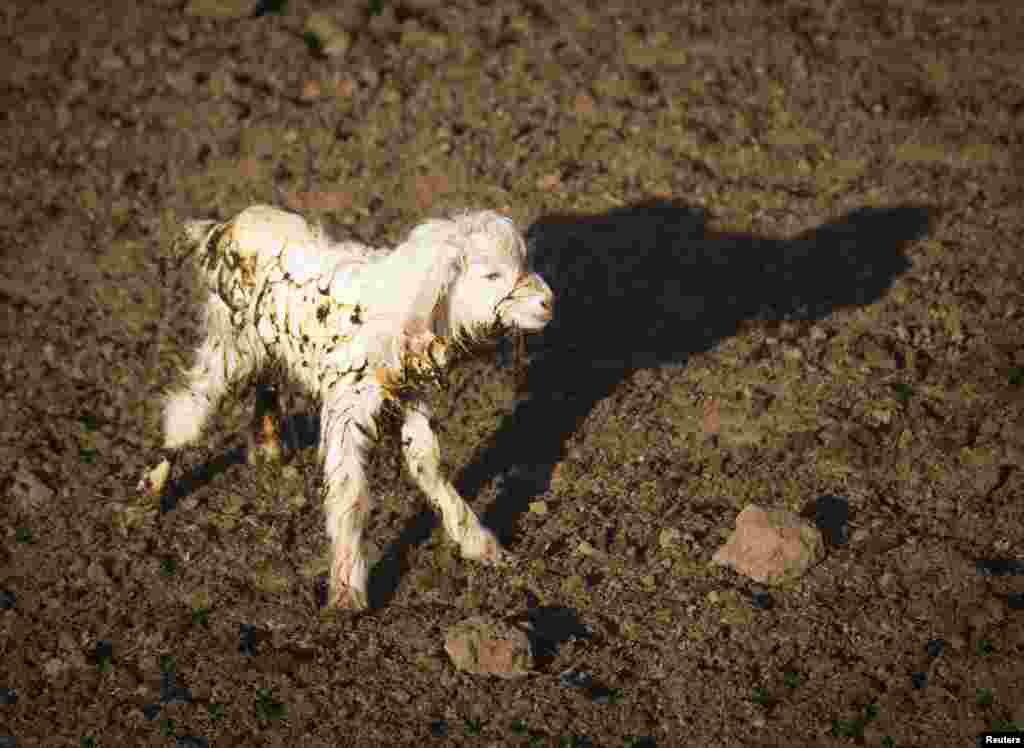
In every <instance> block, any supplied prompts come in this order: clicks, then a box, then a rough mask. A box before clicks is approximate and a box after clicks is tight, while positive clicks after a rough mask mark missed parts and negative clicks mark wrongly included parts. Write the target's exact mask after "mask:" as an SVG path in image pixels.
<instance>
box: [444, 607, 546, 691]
mask: <svg viewBox="0 0 1024 748" xmlns="http://www.w3.org/2000/svg"><path fill="white" fill-rule="evenodd" d="M444 649H445V651H446V652H447V653H448V656H449V657H451V659H452V662H453V663H454V664H455V667H457V668H458V669H459V670H463V671H465V672H467V673H473V674H474V675H496V676H497V677H499V678H519V677H522V676H524V675H527V674H528V673H529V672H530V670H531V668H532V667H533V649H532V647H531V646H530V640H529V639H528V638H527V636H526V634H525V633H524V632H523V631H521V630H520V629H518V628H515V627H514V626H511V625H509V624H507V623H503V622H502V621H494V620H491V619H489V618H485V617H482V616H475V617H473V618H468V619H466V620H465V621H461V622H459V623H457V624H455V625H454V626H452V627H451V628H450V629H449V630H448V634H447V635H446V636H445V641H444Z"/></svg>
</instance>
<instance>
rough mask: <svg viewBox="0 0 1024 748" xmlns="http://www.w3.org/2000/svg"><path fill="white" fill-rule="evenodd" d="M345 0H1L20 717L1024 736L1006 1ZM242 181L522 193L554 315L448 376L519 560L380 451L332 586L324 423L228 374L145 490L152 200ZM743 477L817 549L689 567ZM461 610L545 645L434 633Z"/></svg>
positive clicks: (147, 730)
mask: <svg viewBox="0 0 1024 748" xmlns="http://www.w3.org/2000/svg"><path fill="white" fill-rule="evenodd" d="M337 7H338V8H339V9H340V10H339V12H338V13H337V14H336V15H337V16H338V17H337V18H336V19H335V21H334V25H333V26H332V25H331V23H327V22H324V21H323V18H324V17H323V16H317V17H316V18H317V19H319V20H317V21H315V22H314V23H313V24H312V25H310V24H309V23H308V21H309V19H310V17H311V13H313V11H315V10H320V11H324V10H330V7H329V6H322V7H319V8H315V7H313V6H311V5H309V4H308V1H307V0H301V1H300V0H288V2H287V3H285V2H281V1H278V2H270V1H267V0H264V1H262V2H257V0H248V1H247V0H191V2H188V3H187V4H186V3H185V2H183V1H182V0H169V1H159V0H151V1H150V2H140V3H131V2H126V1H125V0H116V1H113V2H107V1H104V2H95V3H92V4H89V3H88V2H80V3H58V2H33V3H30V2H12V3H6V4H4V6H3V8H2V10H0V13H2V16H0V17H2V19H3V23H2V24H0V33H2V34H3V37H4V39H3V42H2V44H0V50H2V52H0V54H2V55H3V59H4V64H3V70H4V73H3V82H2V89H0V90H2V94H0V96H2V105H0V124H2V127H0V138H2V141H0V142H2V147H0V162H2V174H3V180H2V188H0V189H2V191H0V205H2V207H0V238H2V244H0V263H2V264H0V335H2V338H3V351H4V355H3V359H2V366H0V377H2V383H3V389H2V392H3V398H2V400H0V408H2V417H0V486H2V490H3V500H2V501H0V746H4V747H5V748H6V747H7V746H18V748H23V747H28V746H76V747H77V746H81V747H89V746H91V747H97V746H104V747H106V746H164V745H167V746H173V745H177V746H182V747H185V748H189V747H191V748H197V747H199V746H225V747H226V746H310V747H312V748H319V747H321V746H348V745H353V746H391V745H396V746H397V745H429V746H435V745H436V746H445V745H481V746H603V747H611V746H633V747H637V746H707V745H723V746H740V745H747V746H767V745H786V746H805V745H806V746H841V745H854V744H856V745H869V746H882V747H883V748H886V747H888V748H894V747H896V746H898V747H899V748H907V747H908V746H922V747H923V746H967V745H974V738H975V736H976V735H977V734H978V733H980V732H982V731H984V730H995V729H1004V730H1008V729H1014V728H1016V729H1022V730H1024V501H1022V488H1024V471H1022V469H1021V468H1022V467H1024V349H1022V347H1021V323H1022V319H1024V299H1022V296H1021V293H1020V289H1021V282H1022V280H1024V266H1022V254H1021V243H1020V242H1021V240H1020V236H1021V235H1022V234H1024V213H1022V211H1021V207H1020V205H1021V198H1022V177H1024V167H1022V164H1024V139H1022V133H1024V127H1022V125H1024V73H1022V72H1021V71H1024V44H1022V39H1024V6H1022V5H1021V4H1019V3H1015V2H1012V1H1011V0H1006V1H1005V2H993V1H982V0H979V1H978V2H973V3H964V2H960V1H959V0H957V1H955V2H954V1H952V0H948V1H947V0H934V1H933V2H924V1H923V0H895V1H893V2H878V1H877V0H832V1H831V2H814V1H812V0H806V1H804V2H798V1H796V0H777V1H775V2H767V1H758V0H735V1H734V2H717V1H711V0H685V1H683V2H675V3H663V2H645V1H644V0H631V1H630V2H621V1H620V0H613V1H612V2H589V3H582V2H573V3H560V4H557V5H556V4H555V3H551V4H544V3H542V2H537V1H536V0H503V1H502V2H493V3H479V4H475V3H471V2H467V1H465V0H459V1H457V2H451V3H439V2H432V1H430V0H402V1H398V0H375V1H373V2H365V3H360V2H355V3H344V4H342V3H339V4H338V6H337ZM254 202H272V203H275V204H279V205H285V206H290V207H291V208H293V209H296V210H301V211H303V212H305V213H306V214H307V215H311V216H318V217H321V218H323V219H324V220H325V221H326V222H327V223H328V225H329V226H330V227H331V228H332V230H333V232H334V233H335V234H336V235H337V236H339V237H344V236H355V237H358V238H360V239H363V240H367V241H373V242H380V243H384V242H394V241H396V240H398V239H399V238H400V237H401V236H402V235H403V233H404V232H405V231H407V230H408V228H409V227H410V226H411V225H412V224H413V223H415V222H416V221H418V220H420V219H422V218H423V217H424V216H426V215H431V214H436V213H438V212H441V211H444V210H448V209H451V208H454V207H461V206H474V207H493V208H497V209H501V210H505V211H507V212H509V213H510V214H511V215H513V216H514V217H515V218H516V219H517V220H518V221H519V222H520V223H521V224H522V225H523V226H524V227H529V235H530V237H531V239H532V241H533V242H534V245H535V247H536V250H537V253H538V259H539V262H540V266H541V268H542V270H543V272H544V274H545V276H546V277H547V278H548V280H549V282H550V283H551V285H552V286H553V287H554V288H555V290H556V293H557V294H558V307H557V320H556V322H555V323H553V324H552V326H551V327H550V328H549V330H548V331H547V332H546V333H545V334H544V335H543V337H542V338H540V339H538V340H536V341H534V342H533V344H532V346H531V349H530V357H529V366H528V367H527V368H526V369H525V371H523V370H521V369H520V370H519V371H518V374H517V370H516V368H515V367H514V366H512V365H511V363H510V360H511V357H510V356H508V355H506V354H507V352H502V355H501V356H499V357H498V359H497V360H496V361H492V362H486V363H479V364H473V365H472V366H469V367H468V368H466V369H465V370H463V371H462V372H460V373H459V374H458V375H457V376H456V377H455V380H454V382H453V387H452V388H451V389H450V390H448V391H446V392H443V393H439V394H438V395H437V403H438V406H439V408H440V412H441V413H442V414H443V417H442V418H441V419H440V424H439V428H440V430H441V431H442V440H443V444H444V448H445V450H446V451H445V459H446V465H447V467H448V469H449V470H450V474H451V475H452V476H453V479H454V480H455V482H456V485H457V486H458V487H459V489H460V491H461V492H462V493H463V494H464V495H465V496H467V498H469V499H470V501H471V502H472V503H473V504H474V505H475V506H476V507H477V508H478V510H479V511H480V512H481V514H482V515H483V516H484V518H485V521H486V522H487V523H488V524H489V525H490V526H492V527H494V528H495V529H496V530H497V531H498V532H499V533H500V534H501V536H502V537H503V539H504V540H505V542H506V543H507V544H508V546H509V548H510V549H511V550H512V551H513V552H515V553H516V554H517V555H518V556H519V557H520V559H521V562H520V564H519V565H518V566H517V567H515V568H513V569H511V570H495V569H488V568H482V567H480V566H477V565H474V564H472V563H470V562H465V561H463V560H461V559H460V558H458V554H457V551H456V550H455V549H453V547H452V546H451V545H450V544H449V543H448V542H447V541H446V540H445V538H444V537H443V532H442V531H441V529H440V527H439V526H438V525H437V523H436V521H435V520H434V518H433V516H432V515H431V514H430V513H429V511H428V510H427V509H426V506H425V503H424V502H423V500H422V498H421V496H420V495H419V494H418V493H417V491H416V490H415V489H414V487H413V486H412V484H411V483H410V482H409V481H408V479H407V478H406V477H405V476H403V475H402V474H401V471H400V469H399V465H400V460H399V456H398V453H397V451H396V450H395V449H394V445H393V444H392V443H385V444H384V445H382V447H381V449H379V450H378V453H377V456H376V457H375V459H374V463H373V486H374V489H375V494H376V496H377V497H378V499H379V503H378V506H377V508H376V510H375V513H374V515H373V522H372V529H371V537H372V538H373V540H374V543H375V544H376V545H377V547H378V550H379V553H380V560H379V563H378V564H377V565H376V566H375V567H374V570H373V572H372V579H371V584H372V589H371V596H372V598H373V599H372V602H373V609H372V610H371V612H369V613H368V614H365V615H362V616H359V617H350V616H344V615H338V614H334V613H331V612H329V611H326V610H323V609H322V608H321V602H322V599H323V577H324V574H325V572H326V570H327V559H326V552H327V538H326V536H325V534H324V531H323V519H322V511H321V507H320V506H319V503H318V500H317V496H318V493H317V479H318V476H317V465H316V461H315V450H314V449H309V448H307V449H304V450H302V451H301V452H300V453H299V454H298V456H297V457H296V459H295V460H294V461H293V462H292V463H291V464H289V465H288V466H286V467H285V468H283V469H282V468H274V467H265V468H262V469H259V470H252V469H249V468H248V467H247V466H246V465H244V464H243V460H242V458H241V446H242V444H243V443H244V440H243V437H242V435H241V430H242V428H243V427H244V425H245V424H246V423H247V422H248V418H249V412H250V410H249V409H250V408H251V406H252V394H251V393H244V392H243V393H241V394H240V397H239V398H238V399H237V400H236V401H233V402H231V403H229V404H227V405H226V406H225V407H224V408H222V410H221V412H220V413H219V414H218V416H217V419H216V421H215V423H213V424H212V425H211V427H210V429H209V430H208V433H207V438H205V439H204V441H203V444H202V445H201V447H200V448H197V449H194V450H190V451H189V452H188V453H187V457H186V459H185V463H186V464H185V466H184V471H183V474H182V476H181V480H180V482H179V484H178V488H177V489H176V491H175V493H174V494H173V496H172V497H171V500H168V501H165V502H164V503H163V504H162V505H160V506H155V505H153V504H151V503H147V502H146V501H145V500H144V499H143V498H141V497H140V496H138V495H137V494H136V492H135V484H136V481H137V480H138V478H139V476H140V475H141V472H142V470H143V469H144V468H145V467H147V466H148V465H150V464H151V463H152V459H153V456H154V454H155V451H156V449H157V447H158V446H159V444H160V437H161V435H160V429H159V420H158V419H159V396H160V394H161V393H162V392H163V391H164V390H165V389H166V388H167V387H169V386H171V385H172V384H173V383H174V381H175V376H176V371H177V369H178V368H179V367H180V366H181V365H183V364H187V363H188V362H189V361H188V358H189V351H190V348H189V346H190V345H193V344H194V343H195V341H196V335H197V313H196V312H197V310H196V308H195V306H194V304H193V303H192V295H191V293H190V288H189V285H188V282H187V279H185V278H182V277H179V276H178V274H176V272H175V271H174V270H173V268H170V267H168V265H167V263H166V255H165V250H166V239H167V237H168V236H169V235H170V233H169V232H170V231H171V230H172V229H173V227H174V226H175V225H176V224H177V223H178V222H179V221H180V220H182V219H183V218H187V217H214V218H217V217H219V218H226V217H228V216H230V215H232V214H234V213H235V212H237V211H239V210H240V209H242V208H244V207H246V206H247V205H249V204H251V203H254ZM523 375H525V376H523ZM299 415H300V416H301V415H302V413H300V414H299ZM306 421H307V426H308V425H310V424H309V423H308V421H309V419H308V418H307V419H306ZM300 423H301V421H300ZM308 430H309V429H307V431H308ZM313 438H315V437H314V435H311V434H306V435H305V441H304V444H305V445H306V446H307V447H308V446H309V445H310V444H311V443H312V440H313ZM752 502H756V503H759V504H762V505H764V506H771V507H779V508H788V509H791V510H793V511H797V512H800V513H802V514H804V516H806V517H809V518H810V519H812V520H814V521H816V522H817V523H818V524H819V526H821V527H822V528H823V529H824V530H825V531H826V536H827V539H828V540H829V543H828V549H827V554H826V557H825V559H824V560H823V561H822V562H821V563H820V564H819V565H817V566H816V567H814V568H813V569H812V570H811V571H810V572H809V573H808V574H807V575H806V576H805V577H804V578H802V579H801V580H800V581H799V582H797V583H795V584H791V585H789V586H787V587H783V588H766V587H762V586H758V585H756V584H753V583H751V582H750V581H749V580H747V579H744V578H742V577H740V576H739V575H737V574H735V573H734V572H732V571H730V570H727V569H724V568H721V567H718V566H713V565H711V564H710V563H709V561H710V558H711V556H712V554H713V553H714V551H715V550H716V549H717V548H718V547H719V546H720V545H721V543H722V541H723V540H724V538H725V537H726V536H727V535H728V533H729V532H730V531H731V530H732V528H733V522H734V519H735V517H736V515H737V514H738V513H739V511H740V510H741V509H742V508H743V507H744V506H745V505H747V504H748V503H752ZM480 614H484V615H490V616H493V617H496V618H501V619H506V620H512V621H516V622H521V623H522V624H523V625H527V626H529V628H530V631H531V632H532V636H533V637H534V639H535V645H536V648H537V662H536V667H535V671H534V672H532V673H531V674H530V675H528V676H526V677H524V678H521V679H516V680H499V679H494V678H491V679H487V678H482V677H476V676H471V675H467V674H464V673H461V672H459V671H456V670H455V669H454V667H453V666H452V665H451V663H450V662H449V660H448V659H447V657H446V655H445V653H444V650H443V640H444V634H445V631H446V630H447V629H448V627H450V626H451V625H453V624H455V623H457V622H459V621H461V620H463V619H465V618H467V617H470V616H474V615H480Z"/></svg>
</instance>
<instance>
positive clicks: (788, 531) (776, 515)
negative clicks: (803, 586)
mask: <svg viewBox="0 0 1024 748" xmlns="http://www.w3.org/2000/svg"><path fill="white" fill-rule="evenodd" d="M824 550H825V546H824V542H823V541H822V537H821V533H820V532H819V531H818V529H817V528H816V527H814V526H812V525H810V524H809V523H807V522H805V521H804V520H803V519H801V518H800V517H798V516H796V515H795V514H793V513H792V512H787V511H785V510H783V509H764V508H762V507H759V506H757V505H756V504H750V505H749V506H747V507H746V508H744V510H743V511H742V512H740V514H739V516H738V517H736V529H735V530H734V531H733V533H732V535H731V536H730V537H729V539H728V540H727V541H726V543H725V545H723V546H722V547H721V548H719V549H718V551H717V552H716V553H715V555H714V558H713V559H712V560H713V561H714V562H715V563H717V564H722V565H725V566H731V567H732V568H733V569H735V570H736V571H737V572H738V573H740V574H743V575H744V576H747V577H750V578H751V579H754V580H756V581H758V582H762V583H765V584H782V583H784V582H788V581H792V580H794V579H797V578H798V577H800V576H802V575H803V574H804V572H806V571H807V569H809V568H810V567H811V566H812V565H814V564H815V563H816V562H817V561H818V560H819V559H820V558H821V556H822V554H823V553H824Z"/></svg>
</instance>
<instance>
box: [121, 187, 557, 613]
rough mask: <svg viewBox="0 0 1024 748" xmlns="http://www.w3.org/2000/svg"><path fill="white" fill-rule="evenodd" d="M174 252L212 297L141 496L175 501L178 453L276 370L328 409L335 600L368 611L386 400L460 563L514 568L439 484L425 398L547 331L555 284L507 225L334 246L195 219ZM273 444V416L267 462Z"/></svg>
mask: <svg viewBox="0 0 1024 748" xmlns="http://www.w3.org/2000/svg"><path fill="white" fill-rule="evenodd" d="M176 251H177V252H178V253H179V254H183V255H190V256H191V259H193V260H194V262H195V265H196V267H197V270H198V274H199V276H200V278H201V279H202V281H203V284H204V288H205V289H206V290H207V291H208V294H207V297H206V301H205V310H204V314H205V338H204V340H203V342H202V343H201V344H200V345H199V348H198V350H197V351H196V358H195V364H194V365H193V366H192V367H191V368H190V369H188V370H187V371H186V372H185V376H184V379H185V384H184V386H183V387H182V388H181V389H179V390H176V391H174V392H172V393H171V394H170V395H169V396H168V397H167V398H166V399H165V401H164V403H163V433H164V448H165V450H166V455H165V459H164V460H163V461H161V462H160V463H159V464H158V465H157V466H156V467H154V468H152V469H151V470H149V471H147V473H146V474H145V475H144V476H143V479H142V481H141V482H140V490H145V491H147V492H149V493H151V494H154V495H155V494H159V493H160V492H161V491H163V490H166V487H167V484H168V481H169V477H170V473H171V466H172V463H173V461H174V458H175V456H176V455H177V454H178V453H179V452H180V450H181V449H182V448H184V447H186V446H188V445H189V444H192V443H194V442H196V441H197V440H198V439H199V437H200V435H201V434H202V430H203V427H204V424H205V423H206V421H207V419H208V418H209V416H210V415H211V413H212V412H213V410H214V409H215V408H216V407H217V405H218V403H219V401H220V400H221V399H222V398H223V396H224V395H225V394H227V393H228V391H229V390H231V388H232V385H233V384H235V383H238V382H240V381H242V380H244V379H246V378H248V377H251V376H253V375H255V374H258V373H259V372H261V371H263V370H265V369H266V367H268V366H270V365H272V364H273V365H277V366H283V368H284V370H285V371H286V372H287V374H288V375H289V376H290V377H291V378H292V379H294V380H295V381H297V382H298V383H300V384H301V385H302V386H303V387H304V388H305V389H306V390H307V391H308V392H309V393H310V394H312V395H314V396H315V397H316V398H317V399H318V401H319V402H320V403H321V419H320V421H321V435H320V456H321V459H322V460H323V467H324V480H325V486H324V496H325V500H324V509H325V513H326V519H327V534H328V536H329V537H330V540H331V577H330V593H329V603H330V604H332V605H337V606H340V607H346V608H352V609H362V608H365V607H366V606H367V575H368V564H367V557H366V551H365V548H364V542H363V530H364V525H365V522H366V518H367V515H368V513H369V509H370V505H371V496H370V493H369V486H368V483H367V478H366V473H365V468H364V465H365V461H366V456H367V452H368V450H369V449H370V447H371V446H372V443H373V440H374V439H375V438H376V436H377V417H378V415H379V414H380V412H381V409H382V408H383V407H385V405H388V406H392V407H397V408H398V409H399V410H400V413H401V417H402V429H401V433H402V449H403V453H404V457H405V461H406V464H407V465H408V468H409V470H410V473H411V474H412V477H413V479H414V480H415V481H416V483H417V484H418V485H419V487H420V488H421V489H422V490H423V492H424V493H425V494H426V495H427V497H428V498H429V499H430V501H431V503H432V504H433V505H434V506H435V507H436V508H437V509H438V510H439V511H440V513H441V516H442V519H443V522H444V527H445V529H446V531H447V533H448V534H449V536H451V538H452V539H453V540H454V541H455V542H456V543H458V545H459V547H460V548H461V551H462V555H463V556H464V557H466V558H471V559H476V560H479V561H483V562H487V563H501V562H502V561H504V560H506V558H507V556H506V553H505V552H504V551H503V549H502V548H501V547H500V545H499V543H498V541H497V539H496V538H495V536H494V534H493V533H492V532H491V531H490V530H489V529H487V528H486V527H484V526H483V525H482V524H481V523H480V520H479V519H478V517H477V515H476V514H475V513H474V512H473V510H472V509H471V508H470V507H469V505H468V504H466V502H465V501H464V500H463V499H462V498H461V497H460V496H459V495H458V493H457V492H456V491H455V489H454V487H453V486H452V485H451V483H449V482H448V480H447V479H446V478H445V477H444V476H443V474H442V471H441V466H440V463H441V459H440V447H439V445H438V440H437V437H436V435H435V434H434V432H433V430H432V429H431V426H430V415H431V414H430V411H429V408H428V406H427V404H426V402H425V400H424V398H423V397H422V394H423V389H424V386H425V383H427V382H429V381H431V380H432V379H433V378H434V377H436V376H439V375H441V374H443V372H444V370H445V369H446V368H447V367H449V366H450V365H451V364H452V362H453V361H454V360H455V359H456V358H458V354H460V353H462V354H464V353H465V352H466V351H474V350H477V347H476V344H478V343H485V342H487V341H488V339H493V338H494V337H496V336H500V335H502V334H504V333H506V332H509V331H514V330H521V331H525V332H538V331H540V330H542V329H543V328H544V327H545V325H546V324H547V323H548V322H549V321H550V320H551V318H552V309H553V297H552V293H551V289H550V288H549V287H548V285H547V284H546V283H545V282H544V280H543V279H542V278H541V277H540V276H539V275H537V274H536V273H534V272H532V271H531V270H530V268H529V266H528V258H527V251H526V245H525V243H524V241H523V238H522V235H521V233H520V232H519V231H518V230H517V229H516V227H515V226H514V224H513V223H512V221H510V220H509V219H508V218H505V217H504V216H502V215H500V214H498V213H495V212H492V211H479V212H466V213H463V214H460V215H456V216H453V217H451V218H445V219H435V220H430V221H426V222H425V223H422V224H420V225H419V226H417V227H416V228H414V229H413V230H412V232H411V233H410V234H409V236H408V238H407V239H406V241H405V242H403V243H402V244H401V245H399V246H398V247H397V248H395V249H393V250H388V249H376V248H372V247H367V246H364V245H362V244H358V243H355V242H334V241H332V240H331V239H330V238H329V237H328V236H327V235H326V234H325V233H324V232H323V231H322V230H321V229H320V228H318V227H311V226H310V225H309V224H307V222H306V221H305V219H303V218H302V217H301V216H299V215H296V214H294V213H289V212H285V211H282V210H279V209H276V208H273V207H269V206H264V205H256V206H253V207H250V208H248V209H247V210H245V211H243V212H242V213H240V214H239V215H237V216H236V217H235V218H233V219H231V220H229V221H227V222H224V223H215V222H212V221H190V222H188V223H187V224H186V226H185V230H184V232H183V234H182V236H181V237H180V238H179V239H178V241H177V243H176ZM276 436H277V435H276V434H275V433H274V429H273V426H272V422H271V421H270V420H269V419H268V421H267V429H266V432H265V433H264V434H262V441H261V447H262V448H263V449H264V450H265V451H267V452H268V453H273V452H274V451H275V449H277V445H276Z"/></svg>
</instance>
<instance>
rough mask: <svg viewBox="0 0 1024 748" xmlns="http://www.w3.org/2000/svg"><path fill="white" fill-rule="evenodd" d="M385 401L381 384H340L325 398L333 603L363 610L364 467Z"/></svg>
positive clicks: (322, 442) (322, 447)
mask: <svg viewBox="0 0 1024 748" xmlns="http://www.w3.org/2000/svg"><path fill="white" fill-rule="evenodd" d="M383 402H384V396H383V392H382V390H381V388H380V386H379V385H377V384H366V385H359V384H357V385H352V386H350V387H347V388H339V391H337V392H334V393H328V395H327V396H326V397H325V398H324V407H323V412H322V414H321V419H320V420H321V436H320V455H321V457H322V459H323V462H324V483H325V486H324V491H325V498H324V511H325V512H326V514H327V535H328V537H330V539H331V582H330V592H329V594H328V605H330V606H336V607H339V608H347V609H349V610H364V609H365V608H367V607H368V605H369V600H368V598H367V582H368V579H369V572H370V569H369V563H368V562H367V558H366V549H365V547H364V544H363V530H364V528H365V526H366V519H367V517H368V516H369V513H370V486H369V483H368V481H367V479H366V470H365V466H364V465H365V461H366V455H367V452H368V451H369V448H370V446H371V440H372V439H375V438H376V437H377V426H376V423H375V419H376V416H377V413H378V411H379V410H380V407H381V404H382V403H383Z"/></svg>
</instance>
